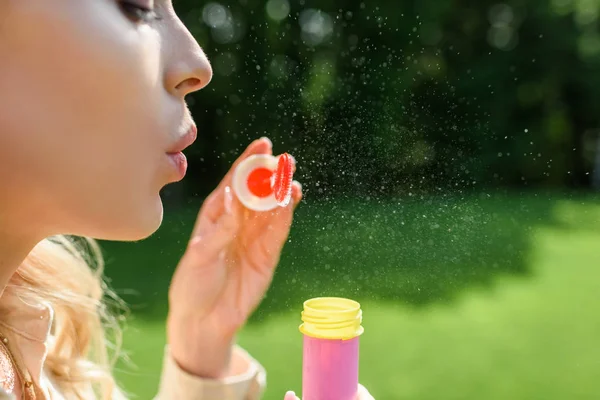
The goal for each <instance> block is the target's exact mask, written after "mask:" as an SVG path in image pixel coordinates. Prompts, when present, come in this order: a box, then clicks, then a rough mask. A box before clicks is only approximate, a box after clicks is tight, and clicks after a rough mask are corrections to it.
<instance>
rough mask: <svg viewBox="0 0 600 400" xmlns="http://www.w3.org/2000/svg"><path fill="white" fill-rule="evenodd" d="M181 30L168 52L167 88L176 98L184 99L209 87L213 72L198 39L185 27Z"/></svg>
mask: <svg viewBox="0 0 600 400" xmlns="http://www.w3.org/2000/svg"><path fill="white" fill-rule="evenodd" d="M180 29H181V30H180V31H179V32H178V33H179V34H178V35H176V37H173V42H172V43H171V49H170V50H168V51H167V53H168V57H169V59H168V60H166V61H167V62H166V64H167V67H166V74H165V80H166V82H165V86H166V88H167V90H168V91H169V92H170V93H171V94H173V95H174V96H177V97H181V98H184V97H185V96H186V95H188V94H190V93H193V92H196V91H198V90H200V89H202V88H204V87H205V86H206V85H208V83H209V82H210V80H211V79H212V75H213V71H212V67H211V66H210V62H209V61H208V58H207V57H206V54H205V53H204V51H203V50H202V48H200V45H199V44H198V42H196V39H194V37H193V36H192V34H191V33H190V32H189V31H188V30H187V29H186V28H185V27H184V26H183V25H181V28H180Z"/></svg>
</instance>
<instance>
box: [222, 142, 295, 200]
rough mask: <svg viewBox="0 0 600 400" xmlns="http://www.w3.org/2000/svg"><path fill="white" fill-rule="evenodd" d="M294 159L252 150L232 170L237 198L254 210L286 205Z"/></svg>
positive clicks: (290, 186)
mask: <svg viewBox="0 0 600 400" xmlns="http://www.w3.org/2000/svg"><path fill="white" fill-rule="evenodd" d="M293 176H294V159H293V157H292V156H291V155H289V154H288V153H283V154H281V155H280V156H277V157H275V156H272V155H269V154H255V155H253V156H250V157H248V158H246V159H245V160H244V161H242V162H241V163H240V165H239V166H238V167H237V168H236V170H235V171H234V173H233V178H232V188H233V191H234V192H235V194H236V195H237V197H238V199H240V202H241V203H242V204H243V205H244V206H246V207H247V208H249V209H251V210H254V211H269V210H273V209H275V208H277V207H286V206H287V205H288V204H289V203H290V200H291V199H292V179H293Z"/></svg>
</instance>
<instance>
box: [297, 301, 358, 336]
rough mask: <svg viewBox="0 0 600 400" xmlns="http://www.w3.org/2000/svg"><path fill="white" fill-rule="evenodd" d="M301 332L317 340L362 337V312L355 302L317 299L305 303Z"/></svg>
mask: <svg viewBox="0 0 600 400" xmlns="http://www.w3.org/2000/svg"><path fill="white" fill-rule="evenodd" d="M302 321H303V322H304V323H303V324H302V325H300V332H302V333H303V334H305V335H307V336H310V337H313V338H317V339H338V340H339V339H341V340H349V339H353V338H355V337H357V336H360V335H362V333H363V332H364V328H363V327H362V326H361V323H362V310H361V309H360V304H359V303H358V302H356V301H354V300H349V299H343V298H340V297H317V298H315V299H310V300H306V301H305V302H304V311H302Z"/></svg>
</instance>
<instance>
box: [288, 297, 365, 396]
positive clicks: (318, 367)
mask: <svg viewBox="0 0 600 400" xmlns="http://www.w3.org/2000/svg"><path fill="white" fill-rule="evenodd" d="M302 321H303V324H302V325H301V326H300V331H301V332H302V333H303V334H304V346H303V364H302V399H303V400H355V399H356V395H357V392H358V347H359V336H360V335H361V334H362V333H363V331H364V329H363V327H362V326H361V323H362V311H361V309H360V304H359V303H357V302H356V301H353V300H348V299H343V298H336V297H321V298H315V299H311V300H307V301H306V302H304V311H303V312H302Z"/></svg>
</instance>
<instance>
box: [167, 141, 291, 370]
mask: <svg viewBox="0 0 600 400" xmlns="http://www.w3.org/2000/svg"><path fill="white" fill-rule="evenodd" d="M253 154H272V144H271V142H270V141H269V140H268V139H266V138H262V139H259V140H256V141H254V142H253V143H252V144H250V146H248V148H247V149H246V151H245V152H244V153H243V154H242V156H241V157H240V158H239V159H238V160H237V161H236V162H235V163H234V165H233V166H232V168H231V170H230V171H229V172H228V173H227V175H226V176H225V177H224V178H223V180H222V181H221V183H220V184H219V187H218V188H217V189H216V190H215V191H214V192H212V193H211V195H210V196H209V197H208V198H207V199H206V201H205V202H204V204H203V205H202V208H201V210H200V213H199V216H198V219H197V221H196V224H195V226H194V230H193V233H192V236H191V239H190V242H189V244H188V247H187V249H186V251H185V254H184V255H183V257H182V259H181V261H180V263H179V265H178V267H177V270H176V271H175V274H174V276H173V281H172V283H171V287H170V289H169V306H170V309H169V317H168V321H167V335H168V340H169V344H170V351H171V355H172V356H173V358H174V359H175V361H177V363H178V364H179V365H180V367H181V368H183V369H184V370H186V371H187V372H189V373H191V374H194V375H197V376H202V377H206V378H218V377H221V376H223V375H225V374H227V373H228V372H229V371H228V368H229V362H230V359H231V349H232V345H233V343H234V341H235V334H236V332H237V331H238V330H239V329H240V328H241V327H242V326H243V325H244V323H245V322H246V320H247V319H248V317H249V316H250V314H251V313H252V312H253V311H254V310H255V309H256V307H257V306H258V304H259V303H260V301H261V300H262V298H263V296H264V295H265V292H266V291H267V288H268V287H269V285H270V283H271V280H272V278H273V273H274V271H275V267H276V266H277V263H278V262H279V257H280V254H281V250H282V248H283V245H284V243H285V242H286V240H287V237H288V234H289V231H290V226H291V224H292V216H293V213H294V209H295V207H296V206H297V205H298V203H299V202H300V200H301V198H302V188H301V186H300V184H299V183H298V182H294V184H293V187H292V201H291V202H290V204H289V205H288V206H287V207H278V208H277V209H275V210H273V211H267V212H256V211H251V210H249V209H247V208H245V207H244V206H243V205H242V204H241V203H240V201H239V200H238V199H237V197H235V196H234V194H233V193H232V192H231V189H230V186H231V180H232V175H233V171H234V170H235V168H236V166H237V165H238V164H239V163H240V162H241V161H242V160H243V159H245V158H246V157H248V156H250V155H253Z"/></svg>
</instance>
